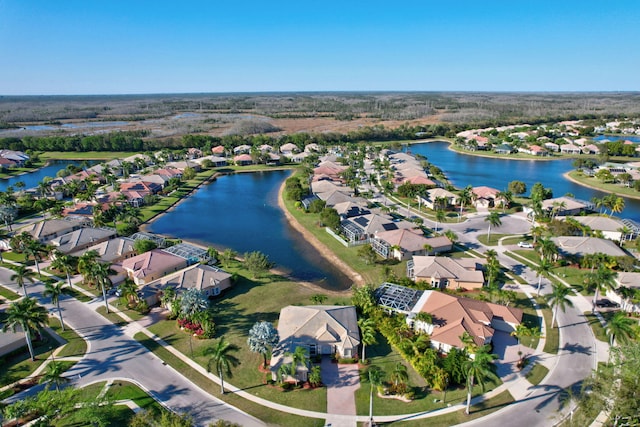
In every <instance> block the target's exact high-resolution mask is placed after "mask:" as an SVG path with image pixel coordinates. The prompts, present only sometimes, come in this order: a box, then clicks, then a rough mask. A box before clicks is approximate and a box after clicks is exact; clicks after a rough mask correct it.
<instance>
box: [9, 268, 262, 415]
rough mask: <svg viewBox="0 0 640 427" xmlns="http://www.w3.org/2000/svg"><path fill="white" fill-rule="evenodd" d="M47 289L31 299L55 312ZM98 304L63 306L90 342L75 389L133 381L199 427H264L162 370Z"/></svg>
mask: <svg viewBox="0 0 640 427" xmlns="http://www.w3.org/2000/svg"><path fill="white" fill-rule="evenodd" d="M10 276H11V272H10V270H7V269H5V268H0V283H3V284H8V283H11V282H10V280H9V277H10ZM43 288H44V286H42V285H34V286H29V287H28V292H29V295H30V296H34V297H36V298H38V299H39V300H40V302H41V303H45V306H46V307H47V308H49V309H52V308H53V306H51V305H50V304H48V303H49V302H50V301H49V300H43V299H42V297H41V292H42V290H43ZM100 304H102V302H101V301H100V300H99V301H96V302H94V303H82V302H80V301H78V300H76V299H74V298H69V297H66V298H64V299H62V300H61V306H62V308H63V316H64V319H65V322H66V323H68V324H69V325H70V326H71V327H72V328H73V329H74V330H76V331H77V332H78V333H79V334H81V335H83V336H84V337H85V338H86V339H87V340H88V341H89V348H88V352H87V355H86V357H85V358H83V359H82V360H81V361H80V362H78V363H77V364H76V365H75V366H74V367H73V368H71V369H70V370H69V371H67V373H66V374H65V376H67V377H69V378H71V379H72V380H73V382H74V384H75V385H77V386H83V385H86V384H88V383H91V382H94V381H98V380H103V381H106V380H108V379H111V378H131V379H134V380H136V381H137V382H138V383H140V384H141V385H142V386H143V387H144V388H146V389H147V390H148V391H149V392H151V393H152V394H153V396H154V397H156V398H157V399H158V400H160V401H161V402H163V403H164V404H165V405H167V406H168V407H170V408H171V409H173V410H176V411H179V412H187V413H189V414H191V415H192V416H193V417H194V421H195V422H196V425H199V426H203V425H208V424H209V423H213V422H215V421H216V420H217V419H224V420H228V421H231V422H234V423H237V424H240V425H242V426H256V427H257V426H264V425H265V424H264V423H263V422H261V421H260V420H258V419H256V418H254V417H252V416H250V415H248V414H245V413H244V412H241V411H240V410H238V409H236V408H234V407H232V406H230V405H227V404H226V403H224V402H223V401H221V400H219V399H216V398H214V397H213V396H211V395H210V394H208V393H207V392H205V391H203V390H202V389H200V388H198V387H197V386H196V385H195V384H193V383H192V382H190V381H189V380H187V379H186V378H184V377H183V376H182V375H181V374H179V373H178V372H177V371H175V370H174V369H172V368H171V367H169V366H167V365H164V364H163V362H162V361H161V360H160V359H158V358H157V357H156V356H155V355H154V354H153V353H151V352H150V351H149V350H147V349H146V348H144V347H143V346H142V345H140V344H139V343H138V342H137V341H135V340H134V339H133V338H131V337H128V336H127V335H125V334H124V333H123V331H122V330H121V329H120V328H118V327H117V326H115V325H113V324H112V323H111V322H109V321H108V320H107V319H105V318H104V317H103V316H101V315H100V314H98V313H96V312H95V311H94V309H95V307H97V306H98V305H100Z"/></svg>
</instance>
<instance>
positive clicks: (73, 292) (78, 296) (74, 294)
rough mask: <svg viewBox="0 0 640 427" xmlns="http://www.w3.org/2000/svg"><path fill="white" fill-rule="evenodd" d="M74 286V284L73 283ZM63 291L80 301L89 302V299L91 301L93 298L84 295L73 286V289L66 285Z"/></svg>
mask: <svg viewBox="0 0 640 427" xmlns="http://www.w3.org/2000/svg"><path fill="white" fill-rule="evenodd" d="M74 286H75V285H74ZM64 292H65V293H66V294H67V295H69V296H71V297H73V298H75V299H77V300H78V301H80V302H89V301H91V300H92V299H93V298H91V297H89V296H87V295H85V294H84V293H82V292H80V291H78V290H77V289H75V288H73V289H72V288H68V287H67V288H65V291H64Z"/></svg>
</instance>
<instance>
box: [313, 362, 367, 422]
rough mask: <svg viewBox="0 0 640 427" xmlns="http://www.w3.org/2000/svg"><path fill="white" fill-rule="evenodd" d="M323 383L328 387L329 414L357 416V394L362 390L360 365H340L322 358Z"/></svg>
mask: <svg viewBox="0 0 640 427" xmlns="http://www.w3.org/2000/svg"><path fill="white" fill-rule="evenodd" d="M320 369H321V370H322V382H323V383H324V385H325V386H326V387H327V413H329V414H340V415H356V398H355V392H356V390H358V389H359V388H360V376H359V374H358V365H357V364H353V365H339V364H337V363H332V362H331V360H330V358H329V357H323V358H322V364H321V368H320Z"/></svg>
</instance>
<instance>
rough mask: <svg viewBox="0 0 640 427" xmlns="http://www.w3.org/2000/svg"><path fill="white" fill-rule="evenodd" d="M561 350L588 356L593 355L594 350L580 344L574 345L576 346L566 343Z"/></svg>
mask: <svg viewBox="0 0 640 427" xmlns="http://www.w3.org/2000/svg"><path fill="white" fill-rule="evenodd" d="M560 350H564V351H567V352H569V353H571V354H575V353H578V354H586V355H591V354H593V350H592V349H591V347H588V346H586V345H581V344H578V343H574V344H571V343H566V344H565V345H564V347H562V348H560Z"/></svg>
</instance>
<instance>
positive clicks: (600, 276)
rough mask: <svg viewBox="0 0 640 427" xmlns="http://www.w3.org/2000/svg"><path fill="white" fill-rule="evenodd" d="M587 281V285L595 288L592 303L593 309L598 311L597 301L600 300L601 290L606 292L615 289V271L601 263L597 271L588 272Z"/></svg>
mask: <svg viewBox="0 0 640 427" xmlns="http://www.w3.org/2000/svg"><path fill="white" fill-rule="evenodd" d="M586 281H587V287H588V288H590V289H593V290H595V294H594V296H593V301H592V304H593V311H596V309H597V305H596V303H597V302H598V298H599V296H600V292H606V291H607V290H609V289H615V287H616V283H615V273H614V272H613V271H612V270H611V269H609V268H607V267H606V266H605V265H603V264H600V265H598V268H597V269H596V270H595V271H593V272H591V273H587V275H586Z"/></svg>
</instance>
